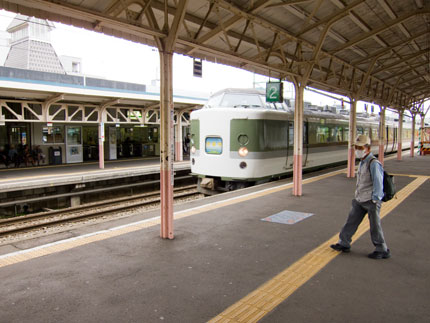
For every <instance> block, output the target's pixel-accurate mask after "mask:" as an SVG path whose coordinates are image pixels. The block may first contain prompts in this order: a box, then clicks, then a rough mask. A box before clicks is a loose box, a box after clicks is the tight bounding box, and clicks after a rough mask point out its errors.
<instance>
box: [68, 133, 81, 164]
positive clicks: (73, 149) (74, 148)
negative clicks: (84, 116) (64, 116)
mask: <svg viewBox="0 0 430 323" xmlns="http://www.w3.org/2000/svg"><path fill="white" fill-rule="evenodd" d="M82 161H83V151H82V126H66V163H82Z"/></svg>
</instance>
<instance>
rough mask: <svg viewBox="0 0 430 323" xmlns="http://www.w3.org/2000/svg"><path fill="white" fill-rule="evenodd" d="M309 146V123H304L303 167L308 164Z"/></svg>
mask: <svg viewBox="0 0 430 323" xmlns="http://www.w3.org/2000/svg"><path fill="white" fill-rule="evenodd" d="M308 148H309V145H308V122H307V121H303V159H302V166H303V167H305V166H306V165H307V163H308V152H309V149H308Z"/></svg>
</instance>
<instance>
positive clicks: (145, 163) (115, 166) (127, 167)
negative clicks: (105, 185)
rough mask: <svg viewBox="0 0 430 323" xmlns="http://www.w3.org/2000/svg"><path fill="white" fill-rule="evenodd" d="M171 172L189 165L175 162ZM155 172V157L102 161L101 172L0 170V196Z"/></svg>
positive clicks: (83, 166) (82, 167)
mask: <svg viewBox="0 0 430 323" xmlns="http://www.w3.org/2000/svg"><path fill="white" fill-rule="evenodd" d="M174 169H175V170H183V169H190V162H189V161H183V162H175V163H174ZM159 172H160V158H159V157H151V158H135V159H125V160H115V161H106V162H105V168H104V169H100V168H99V164H98V163H95V162H91V163H79V164H63V165H49V166H40V167H25V168H9V169H5V168H3V169H0V192H8V191H13V190H23V189H33V188H39V187H46V186H56V185H63V184H75V183H76V184H78V183H86V182H92V181H101V180H109V179H115V178H123V177H130V176H140V175H146V174H152V173H159Z"/></svg>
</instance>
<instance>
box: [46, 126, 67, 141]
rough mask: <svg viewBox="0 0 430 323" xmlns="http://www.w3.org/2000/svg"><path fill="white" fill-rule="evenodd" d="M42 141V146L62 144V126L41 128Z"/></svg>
mask: <svg viewBox="0 0 430 323" xmlns="http://www.w3.org/2000/svg"><path fill="white" fill-rule="evenodd" d="M42 141H43V143H44V144H63V143H64V126H53V127H43V129H42Z"/></svg>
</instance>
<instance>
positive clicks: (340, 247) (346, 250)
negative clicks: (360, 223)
mask: <svg viewBox="0 0 430 323" xmlns="http://www.w3.org/2000/svg"><path fill="white" fill-rule="evenodd" d="M330 248H332V249H334V250H336V251H342V252H349V251H350V250H351V248H348V247H344V246H342V245H340V244H338V243H336V244H332V245H331V246H330Z"/></svg>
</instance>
